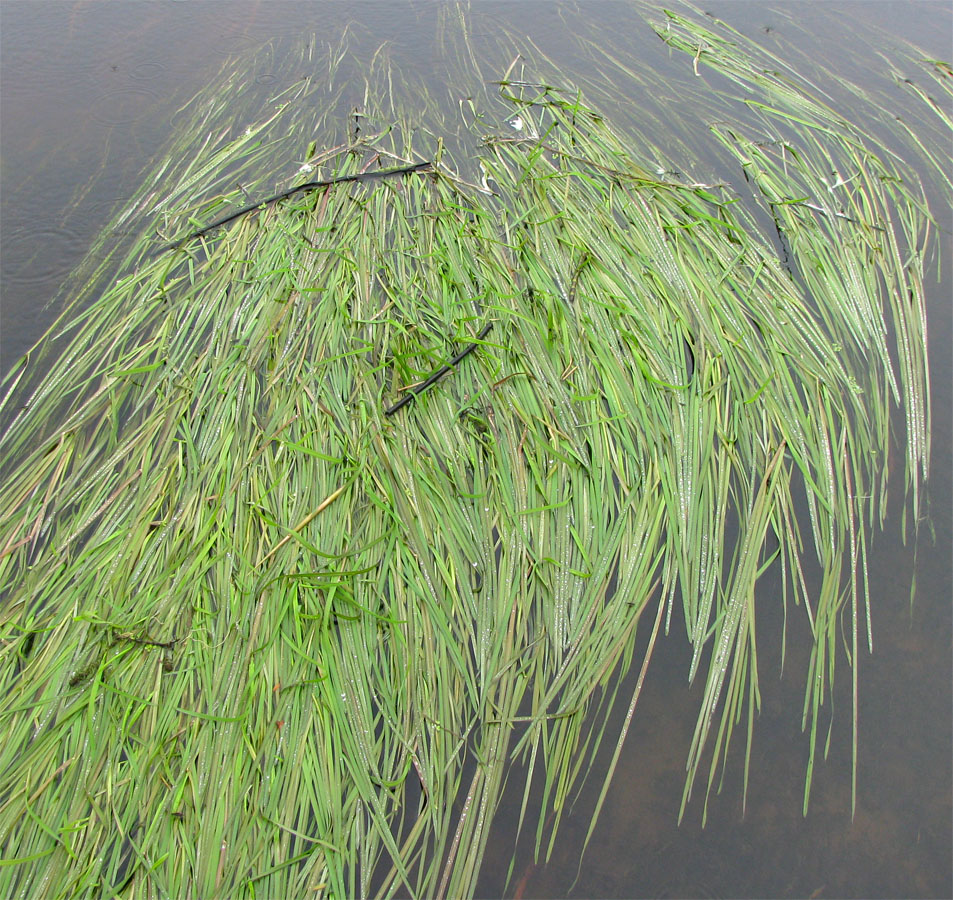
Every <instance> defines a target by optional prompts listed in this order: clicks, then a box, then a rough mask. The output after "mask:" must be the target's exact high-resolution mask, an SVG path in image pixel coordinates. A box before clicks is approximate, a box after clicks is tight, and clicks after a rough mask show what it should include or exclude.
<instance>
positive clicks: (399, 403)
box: [384, 322, 493, 416]
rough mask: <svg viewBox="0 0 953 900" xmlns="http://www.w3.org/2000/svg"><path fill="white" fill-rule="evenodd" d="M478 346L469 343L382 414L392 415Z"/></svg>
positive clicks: (482, 335)
mask: <svg viewBox="0 0 953 900" xmlns="http://www.w3.org/2000/svg"><path fill="white" fill-rule="evenodd" d="M492 327H493V323H492V322H491V323H490V324H489V325H487V326H485V327H484V329H483V330H482V331H481V332H480V333H479V334H478V335H477V336H476V339H477V341H482V340H483V338H485V337H486V336H487V335H488V334H489V333H490V329H491V328H492ZM479 346H480V345H479V343H476V342H475V343H472V344H470V345H469V346H468V347H466V348H464V349H463V350H461V351H460V352H459V353H458V354H457V355H456V356H455V357H454V358H453V359H451V360H450V362H448V363H447V364H446V365H445V366H441V367H440V368H439V369H437V371H436V372H434V373H433V375H431V376H430V377H429V378H428V379H427V380H426V381H423V382H421V383H420V384H418V385H416V386H415V387H412V388H411V389H410V392H409V393H408V394H407V395H406V396H405V397H402V398H401V399H400V400H398V401H397V403H395V404H394V405H393V406H392V407H391V408H390V409H385V410H384V415H385V416H392V415H393V414H394V413H395V412H397V411H398V410H399V409H402V408H403V407H405V406H406V405H407V404H408V403H410V401H411V400H413V399H414V397H417V396H418V395H420V394H422V393H423V392H424V391H425V390H427V388H429V387H430V386H431V385H432V384H434V383H435V382H436V381H439V380H440V379H441V378H443V376H444V375H446V374H447V372H449V371H450V370H451V369H452V368H453V367H454V366H455V365H457V363H459V362H460V361H461V360H462V359H464V358H465V357H466V356H467V355H468V354H470V353H472V352H473V351H474V350H476V348H477V347H479Z"/></svg>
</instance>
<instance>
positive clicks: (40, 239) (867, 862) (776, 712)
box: [0, 0, 953, 897]
mask: <svg viewBox="0 0 953 900" xmlns="http://www.w3.org/2000/svg"><path fill="white" fill-rule="evenodd" d="M705 9H706V10H710V11H712V12H713V13H715V14H716V15H718V16H719V17H721V18H723V19H724V20H726V21H728V22H729V23H730V24H732V25H733V26H734V27H735V28H737V29H738V30H739V31H741V32H742V33H744V34H746V35H750V36H757V37H758V38H759V40H763V41H764V42H766V43H769V44H770V46H771V47H772V49H776V50H778V51H779V52H782V51H784V49H785V48H791V47H796V48H798V50H799V51H800V52H802V53H804V54H806V55H807V56H808V57H809V58H815V59H817V60H819V61H822V62H823V63H824V64H825V65H827V66H828V67H830V68H832V69H834V70H835V71H836V70H837V69H838V66H839V65H840V64H843V66H844V67H845V69H847V68H849V69H850V77H851V78H852V79H854V80H855V81H858V80H859V81H860V82H861V83H863V79H864V78H865V66H867V67H868V68H867V69H866V73H867V74H869V76H870V77H871V78H873V77H875V75H876V74H877V70H878V66H880V65H881V62H880V61H879V59H878V58H877V56H876V54H874V53H872V52H871V51H870V37H869V35H870V34H871V33H872V32H870V31H869V30H868V29H869V28H871V27H877V28H880V29H882V31H883V33H884V35H885V38H884V40H885V43H884V51H885V52H887V53H888V55H889V41H888V40H887V38H888V37H890V38H892V37H896V38H902V39H906V40H909V41H911V42H912V43H914V44H916V45H917V46H919V47H921V48H922V49H923V50H924V51H925V52H926V53H927V54H928V55H930V56H932V57H933V58H937V59H947V60H949V59H950V57H951V55H953V7H951V5H950V3H948V2H937V3H911V2H897V3H887V2H883V3H874V2H854V3H842V2H835V3H830V4H823V5H821V4H808V3H799V4H787V5H784V4H779V5H777V6H768V5H766V4H763V3H716V4H708V5H707V6H706V7H705ZM436 12H437V8H436V5H435V4H427V3H415V4H408V5H398V4H395V3H374V2H360V3H344V2H339V3H290V4H288V3H277V2H274V3H248V2H227V3H220V2H207V3H201V4H198V3H190V4H186V3H176V2H150V3H141V4H132V3H122V4H120V3H111V2H83V3H80V2H76V3H66V2H59V0H58V2H43V0H40V2H37V0H30V2H18V0H4V2H3V3H2V4H0V79H2V89H0V203H2V205H0V261H2V273H0V274H2V281H0V372H2V373H6V371H7V370H8V369H9V368H10V367H11V366H12V365H13V363H14V362H15V361H16V359H17V358H19V357H20V356H21V355H22V354H23V353H24V352H26V351H27V350H28V349H29V347H30V346H31V345H32V344H33V343H34V342H35V341H36V340H37V339H38V338H39V337H40V336H41V334H42V333H43V331H44V330H45V328H46V327H48V325H49V324H50V322H51V321H52V318H53V316H54V314H55V311H56V305H55V303H54V304H52V305H51V302H50V301H51V298H53V297H54V296H55V295H56V293H57V289H58V287H59V286H60V284H61V282H62V281H63V279H64V277H65V276H66V275H67V274H68V273H69V272H70V271H71V270H72V269H73V267H74V266H75V265H76V264H77V263H78V262H79V261H80V260H81V259H82V257H83V255H84V254H85V252H86V251H87V249H88V248H89V246H90V244H91V242H92V241H93V239H94V237H95V236H96V234H97V232H98V231H99V229H100V228H101V227H102V225H103V223H104V221H105V220H106V219H108V217H109V214H110V211H111V210H112V209H113V207H114V206H115V204H116V203H117V202H120V201H121V200H122V199H123V198H125V197H127V196H129V195H130V194H131V193H132V192H133V191H134V190H135V188H136V187H137V185H138V179H139V177H140V174H141V168H142V165H143V163H144V161H145V160H147V159H148V158H149V157H150V156H151V155H152V153H153V152H154V150H155V148H157V147H159V148H161V146H162V144H163V142H164V139H165V136H166V134H167V131H168V128H169V122H170V121H171V116H172V113H173V110H174V104H175V98H178V97H182V96H185V95H187V94H189V93H190V92H194V91H196V90H198V89H199V88H200V87H201V85H202V84H203V83H204V81H205V80H206V79H207V78H209V77H210V74H211V73H213V72H214V71H216V70H217V68H218V67H219V66H220V64H221V63H222V61H223V60H225V59H226V58H227V57H229V56H231V55H233V54H241V53H250V52H252V51H254V50H255V49H256V48H257V47H259V46H260V45H261V44H262V43H264V42H265V41H266V40H269V39H271V38H275V37H287V36H291V35H295V34H298V33H300V32H301V31H303V30H304V31H309V30H310V31H313V32H314V33H315V34H320V35H323V36H325V35H326V36H328V37H329V39H330V36H332V35H335V34H339V33H340V32H341V31H342V30H343V29H344V28H345V27H346V26H347V25H348V24H349V23H357V30H359V31H360V32H361V33H362V34H364V35H365V36H366V41H365V43H366V44H367V45H368V46H370V45H373V44H374V43H375V41H376V42H377V43H379V42H380V41H383V40H385V39H386V40H390V41H392V42H393V44H394V46H395V47H396V48H398V49H399V50H401V51H402V52H403V53H404V54H405V56H406V58H407V59H416V60H417V61H418V64H419V65H420V66H421V67H422V68H423V69H426V67H427V61H428V59H430V58H431V57H432V56H433V55H434V54H436V53H437V52H438V50H437V47H436V42H435V38H434V32H433V28H432V27H431V26H432V22H433V20H434V19H435V18H436ZM472 15H473V17H474V21H475V22H477V23H478V26H479V29H483V31H484V37H486V36H487V35H488V36H489V38H490V39H492V35H493V31H494V29H495V28H498V27H501V26H503V25H505V26H506V28H508V29H509V30H512V31H517V32H519V33H522V34H526V35H527V36H529V37H530V38H531V39H532V40H533V41H534V42H535V43H536V45H537V46H539V47H540V48H542V49H543V50H544V51H545V52H546V53H547V54H549V55H550V56H551V57H552V58H554V59H557V60H559V61H560V64H561V65H565V71H566V74H567V76H568V77H569V78H570V79H571V78H572V77H573V74H574V72H575V71H579V72H580V73H583V69H584V67H585V65H586V62H585V60H584V59H582V58H580V57H579V55H578V54H577V52H576V50H575V44H574V43H573V40H572V38H573V35H572V33H571V32H572V25H571V23H572V21H573V17H574V16H575V17H576V18H577V19H578V20H583V19H584V20H593V19H595V20H598V21H599V24H600V25H601V26H602V27H604V28H606V29H611V30H612V31H613V32H614V33H616V34H619V33H631V48H632V50H631V52H632V53H633V54H652V55H656V56H658V65H659V66H660V67H662V66H672V67H673V68H672V71H673V72H675V71H677V70H679V71H681V72H682V76H681V77H685V69H686V67H685V65H684V61H681V65H680V66H678V65H676V64H675V63H673V62H672V61H671V60H669V59H668V58H667V53H666V52H664V51H663V49H662V48H661V47H660V44H659V42H658V40H657V38H656V37H655V36H654V35H653V34H652V33H651V32H650V31H649V29H648V28H647V27H646V26H645V25H644V24H643V23H642V22H641V21H640V19H639V17H638V16H637V15H635V14H634V12H633V10H632V9H631V8H630V7H629V6H627V5H625V4H621V3H595V2H593V3H586V4H583V5H582V6H581V7H579V8H578V9H577V8H575V7H573V6H570V5H568V4H562V5H558V6H557V5H555V4H541V3H535V2H534V3H525V4H518V5H517V4H512V5H511V4H499V3H490V2H487V3H480V4H476V5H475V6H474V7H473V9H472ZM479 29H477V30H479ZM862 34H863V35H864V37H863V38H862V37H861V35H862ZM688 70H689V71H688V75H689V76H690V66H689V67H688ZM263 74H264V75H267V73H263ZM673 77H674V76H673ZM672 92H673V95H677V93H678V86H677V84H675V83H674V82H673V86H672ZM642 99H644V98H640V97H639V96H633V97H632V98H631V100H632V105H633V109H636V110H637V109H638V106H639V104H640V102H641V101H642ZM898 112H902V110H898ZM934 207H935V210H934V211H935V212H936V214H937V216H938V218H939V221H940V224H941V226H942V228H943V229H945V230H943V231H941V234H940V236H939V243H940V245H941V250H942V252H943V253H944V254H945V259H944V265H943V273H944V276H945V277H946V279H947V281H946V282H945V284H942V285H937V284H932V285H930V286H929V291H930V309H929V316H930V327H931V333H930V360H931V371H932V385H933V403H934V422H933V447H934V454H933V460H932V466H933V468H932V472H931V477H930V482H929V497H930V506H929V512H930V523H929V524H930V525H931V526H932V530H933V532H935V543H934V541H933V539H932V536H931V534H930V529H929V528H925V529H923V531H922V532H921V538H920V542H919V545H918V547H917V548H916V550H914V548H913V547H911V546H907V547H904V546H903V545H902V543H901V540H900V526H899V520H898V517H897V516H894V517H892V518H891V519H890V520H889V521H888V526H887V530H886V532H885V533H883V534H878V535H877V536H876V537H875V539H874V543H873V551H874V552H873V557H872V569H871V576H872V583H873V585H874V598H873V603H874V613H873V616H874V647H875V652H874V654H873V656H871V657H864V658H863V659H862V660H861V677H860V684H861V709H860V722H861V725H860V754H859V755H860V762H859V773H858V792H859V793H858V803H857V811H856V815H855V817H854V819H853V821H851V814H850V806H851V804H850V765H851V762H850V734H849V719H850V717H849V714H848V712H847V710H848V705H849V704H846V703H843V702H842V707H841V715H840V716H839V719H838V721H837V726H836V727H835V735H834V740H833V744H832V749H831V753H830V756H829V758H828V759H827V760H826V761H824V762H821V763H820V764H819V765H818V767H817V769H816V772H815V785H814V789H813V792H812V803H811V808H810V810H809V812H808V815H807V816H806V817H802V815H801V800H802V790H803V773H804V766H805V760H806V753H807V742H806V740H805V739H804V737H803V736H802V735H801V733H800V728H799V720H800V708H801V703H802V696H803V695H802V689H803V687H802V683H801V680H800V675H799V674H798V675H787V676H786V677H785V678H783V679H776V678H773V677H772V675H771V674H770V673H776V672H777V671H778V667H777V664H776V663H777V661H776V660H772V659H770V658H767V657H765V658H764V659H762V660H761V666H762V690H763V692H764V708H763V710H762V713H761V716H760V719H759V721H758V722H757V724H756V730H755V741H754V749H753V755H752V775H751V779H750V786H749V791H748V801H747V805H746V808H745V809H744V810H743V809H742V804H741V790H740V783H741V759H740V757H741V754H740V753H736V754H734V755H733V756H732V762H731V764H730V765H729V767H728V771H727V774H726V778H725V784H724V787H723V790H722V792H721V794H720V795H719V796H716V797H714V798H713V800H712V801H711V802H710V804H709V809H708V819H707V824H706V826H705V827H704V828H703V827H702V823H701V816H702V804H701V802H697V801H696V802H694V803H693V804H692V805H690V806H689V808H688V811H687V813H686V816H685V818H684V820H683V821H682V823H681V824H680V825H679V824H678V822H677V816H678V807H679V802H680V797H681V789H682V784H683V780H684V764H685V759H686V755H687V751H688V747H689V743H690V740H691V734H692V729H693V727H694V722H695V716H696V714H697V704H698V694H699V690H700V685H696V687H695V688H694V690H692V689H690V688H689V687H688V686H687V685H686V683H685V682H686V679H685V673H686V671H687V668H688V659H689V657H688V651H687V648H686V647H685V646H683V644H681V643H680V642H679V640H676V639H672V640H668V641H665V642H664V643H663V644H662V645H661V648H660V649H659V650H658V651H657V652H656V656H655V658H654V659H653V664H652V666H651V667H650V669H649V675H648V678H647V681H646V685H645V689H644V692H643V696H642V699H641V700H640V705H639V709H638V711H637V713H636V715H635V718H634V721H633V726H632V729H631V731H630V733H629V737H628V740H627V745H626V750H625V753H624V756H623V758H622V761H621V763H620V766H619V769H618V770H617V774H616V778H615V782H614V787H613V790H612V791H611V793H610V796H609V800H608V802H607V804H606V807H605V809H604V811H603V814H602V817H601V819H600V822H599V824H598V826H597V829H596V832H595V834H594V836H593V838H592V840H591V842H590V845H589V848H588V850H587V852H586V854H585V857H584V858H583V860H582V864H581V865H580V864H579V850H580V847H581V846H582V844H583V841H584V838H585V834H586V829H587V827H588V821H589V819H588V811H589V810H591V808H592V805H593V803H594V799H595V797H596V796H597V794H598V790H599V787H600V782H599V779H598V778H594V779H593V780H592V784H591V786H590V787H589V788H587V791H584V792H583V793H582V795H581V796H580V797H579V800H578V801H577V809H578V812H576V813H574V814H572V815H570V816H569V817H568V818H567V819H566V820H565V821H564V823H563V826H562V829H561V832H560V837H559V840H558V841H557V844H556V849H555V853H554V857H553V859H552V860H551V861H550V863H549V864H547V865H535V864H534V863H533V861H532V854H531V848H530V847H529V845H528V842H525V841H523V842H521V843H520V845H519V848H518V859H517V862H516V865H515V870H514V871H515V874H514V876H513V879H512V881H511V882H510V884H509V887H508V888H505V890H506V891H507V892H508V893H509V894H510V895H512V894H514V893H516V894H519V895H521V896H524V897H534V896H535V897H550V896H552V897H556V896H574V897H595V896H598V897H637V896H639V897H641V896H655V897H715V896H717V897H748V896H751V897H754V896H778V897H781V896H784V897H836V896H844V897H848V896H849V897H880V896H885V897H891V896H893V897H900V896H906V897H920V896H922V897H949V896H951V895H953V875H951V865H953V835H951V758H953V740H951V736H953V725H951V707H953V696H951V685H953V666H951V645H953V626H951V618H953V616H951V597H953V585H951V552H953V525H951V505H953V501H951V490H950V474H951V469H953V464H951V447H953V429H951V406H953V401H951V390H950V388H951V364H950V361H951V353H950V348H951V346H953V332H951V308H953V304H951V291H950V284H951V281H950V277H951V276H950V272H951V267H950V257H951V253H950V233H951V214H950V208H949V205H948V201H947V203H945V204H944V203H943V202H940V203H935V204H934ZM898 493H899V492H895V494H898ZM895 499H897V498H895ZM896 505H897V504H896V503H894V506H895V507H896ZM914 577H915V578H916V584H917V592H916V596H915V599H914V602H913V604H912V606H911V604H910V602H909V595H910V583H911V580H912V579H913V578H914ZM789 652H791V651H790V650H789ZM798 671H799V670H798V666H797V661H794V663H793V664H791V665H790V667H789V672H798ZM844 674H845V675H846V671H845V673H844ZM844 680H845V681H846V680H847V679H846V678H845V679H844ZM626 695H627V694H626V691H625V690H624V689H623V690H622V691H621V696H626ZM622 712H624V711H623V710H620V711H619V716H618V718H617V720H616V724H617V725H618V724H619V722H620V721H621V715H622ZM610 749H611V741H607V746H606V753H605V754H603V757H604V758H603V760H602V761H603V762H605V761H606V760H607V758H608V753H609V751H610ZM596 768H597V770H598V765H597V767H596ZM516 814H518V808H516V809H509V808H506V807H504V809H503V810H502V811H501V814H500V816H499V819H498V821H497V823H496V826H495V828H494V830H493V832H492V834H491V839H490V847H489V852H488V856H487V863H486V870H485V874H484V876H483V881H482V882H481V888H480V893H481V894H483V895H485V896H498V895H500V894H501V893H503V892H504V883H505V882H504V875H503V873H504V871H505V868H506V866H507V865H508V862H509V859H510V855H511V853H512V848H513V839H514V833H513V832H514V826H515V820H514V816H515V815H516ZM526 830H527V831H528V832H529V833H532V832H533V830H534V827H533V825H532V823H531V824H530V826H529V827H528V828H527V829H526ZM523 843H526V844H527V846H525V847H524V846H523Z"/></svg>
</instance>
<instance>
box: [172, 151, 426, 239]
mask: <svg viewBox="0 0 953 900" xmlns="http://www.w3.org/2000/svg"><path fill="white" fill-rule="evenodd" d="M432 166H433V163H431V162H420V163H414V164H413V165H412V166H400V167H399V168H396V169H378V170H376V171H374V172H358V173H357V174H356V175H338V176H336V177H335V178H328V179H326V180H324V181H309V182H307V183H305V184H299V185H298V186H297V187H293V188H289V189H288V190H287V191H282V192H281V193H280V194H275V195H274V196H272V197H266V198H265V199H264V200H259V201H258V202H257V203H252V204H250V205H249V206H244V207H242V208H241V209H238V210H236V211H235V212H233V213H230V214H229V215H227V216H224V217H223V218H221V219H216V220H215V221H214V222H212V223H211V224H210V225H206V226H204V227H203V228H200V229H199V230H198V231H193V232H191V234H187V235H186V236H185V237H182V238H179V239H178V240H176V241H173V242H172V243H171V244H166V245H165V246H163V247H160V248H159V249H158V250H157V251H156V253H164V252H165V251H166V250H174V249H176V248H177V247H181V246H182V245H183V244H184V243H186V242H187V241H191V240H192V238H197V237H201V236H202V235H203V234H206V233H207V232H209V231H212V230H214V229H215V228H219V227H221V226H222V225H227V224H228V223H229V222H233V221H235V219H237V218H239V217H241V216H244V215H246V214H247V213H250V212H254V211H255V210H257V209H264V208H265V207H266V206H270V205H271V204H272V203H277V202H278V201H279V200H284V199H285V198H286V197H290V196H291V195H292V194H297V193H299V192H300V191H315V190H318V189H319V188H324V187H330V186H331V185H333V184H342V183H344V182H346V181H371V180H372V179H374V178H387V177H388V176H390V175H405V174H407V173H409V172H419V171H421V170H422V169H429V168H431V167H432Z"/></svg>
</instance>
